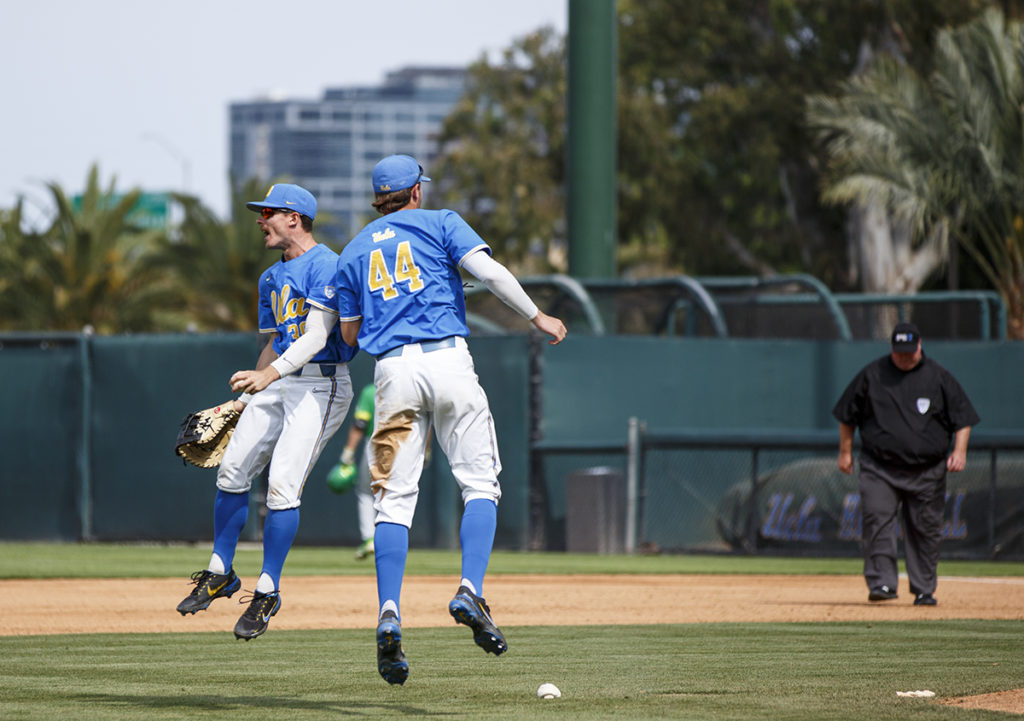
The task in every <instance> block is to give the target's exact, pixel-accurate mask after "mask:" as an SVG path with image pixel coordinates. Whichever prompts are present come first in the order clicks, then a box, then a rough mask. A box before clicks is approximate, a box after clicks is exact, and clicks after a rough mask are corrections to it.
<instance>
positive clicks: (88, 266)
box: [0, 166, 180, 333]
mask: <svg viewBox="0 0 1024 721" xmlns="http://www.w3.org/2000/svg"><path fill="white" fill-rule="evenodd" d="M47 188H48V190H49V191H50V195H51V199H52V202H53V205H54V208H55V216H54V219H53V221H52V223H51V225H50V226H49V228H47V229H46V230H45V231H43V232H41V233H33V232H29V233H26V232H24V231H21V230H20V228H19V227H18V225H19V223H20V216H21V207H22V204H21V201H20V200H19V202H18V203H17V205H16V207H15V209H14V210H13V211H10V212H9V213H8V214H6V215H5V220H4V223H3V227H4V230H3V242H2V244H0V264H2V268H3V279H4V280H3V286H2V287H3V291H4V292H3V293H2V295H3V296H4V298H3V305H4V310H5V312H4V313H3V317H4V323H5V326H6V327H7V328H8V329H13V330H74V331H77V330H81V329H82V328H84V327H87V326H88V327H91V328H92V329H93V330H95V331H96V332H97V333H123V332H132V331H136V332H137V331H149V330H167V329H174V328H176V327H178V325H179V323H180V319H179V318H177V316H176V315H175V313H174V310H175V307H176V305H177V304H178V303H179V300H180V294H179V293H177V292H176V289H175V286H174V281H173V278H171V276H170V274H169V273H167V271H166V269H165V268H163V267H161V266H160V265H159V264H154V263H152V262H151V261H152V259H153V251H154V250H155V249H156V247H157V244H158V242H159V240H160V238H161V237H162V231H160V230H153V229H144V228H141V227H138V226H137V225H136V224H135V223H134V222H133V221H132V219H131V217H130V214H131V213H132V211H133V210H134V208H135V206H136V204H137V203H138V200H139V197H140V192H139V191H138V190H137V189H136V190H132V191H129V192H128V193H125V194H119V193H117V192H115V188H114V181H111V183H110V185H109V186H108V187H107V188H106V189H102V188H101V187H100V183H99V171H98V169H97V168H96V166H93V167H92V168H91V169H90V171H89V175H88V178H87V181H86V187H85V191H84V192H83V194H82V196H81V201H80V203H78V204H77V205H76V204H74V203H72V202H71V201H70V200H69V199H68V197H67V195H66V194H65V193H64V190H63V189H62V188H61V187H60V185H58V184H56V183H50V184H48V185H47Z"/></svg>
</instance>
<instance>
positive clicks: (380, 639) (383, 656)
mask: <svg viewBox="0 0 1024 721" xmlns="http://www.w3.org/2000/svg"><path fill="white" fill-rule="evenodd" d="M377 671H378V672H379V673H380V676H381V678H383V679H384V680H385V681H387V682H388V683H390V684H398V685H399V686H401V685H402V684H403V683H405V680H406V679H407V678H409V662H408V661H406V660H405V654H404V653H402V625H401V624H400V623H399V622H398V615H397V614H396V613H395V612H394V611H385V612H384V613H382V614H381V617H380V622H379V623H378V624H377Z"/></svg>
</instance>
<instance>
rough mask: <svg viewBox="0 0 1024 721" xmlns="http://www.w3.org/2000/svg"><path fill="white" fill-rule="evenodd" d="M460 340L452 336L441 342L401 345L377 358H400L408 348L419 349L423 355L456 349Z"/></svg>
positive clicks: (427, 341) (431, 341) (429, 341)
mask: <svg viewBox="0 0 1024 721" xmlns="http://www.w3.org/2000/svg"><path fill="white" fill-rule="evenodd" d="M458 338H459V336H457V335H450V336H448V337H447V338H442V339H441V340H425V341H421V342H419V343H406V344H405V345H400V346H398V347H397V348H392V349H391V350H388V351H384V352H383V353H381V354H380V355H379V356H377V360H384V359H385V358H395V357H396V356H400V355H402V354H403V353H404V352H405V349H406V348H419V349H420V351H421V352H422V353H432V352H434V351H436V350H444V349H445V348H454V347H455V346H456V345H457V344H458V340H457V339H458Z"/></svg>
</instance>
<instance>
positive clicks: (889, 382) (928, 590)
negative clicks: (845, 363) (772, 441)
mask: <svg viewBox="0 0 1024 721" xmlns="http://www.w3.org/2000/svg"><path fill="white" fill-rule="evenodd" d="M891 340H892V352H891V353H890V354H889V355H886V356H882V357H881V358H879V359H878V360H875V361H873V362H871V363H869V364H868V365H866V366H865V367H864V368H863V369H862V370H861V371H860V372H859V373H858V374H857V375H856V377H854V379H853V380H852V381H851V382H850V385H848V386H847V387H846V390H845V391H843V394H842V396H841V397H840V398H839V401H838V402H837V403H836V406H835V408H833V409H832V415H834V416H835V417H836V420H838V421H839V460H838V465H839V470H840V471H842V472H843V473H852V472H853V434H854V429H858V428H859V429H860V440H861V454H860V459H859V461H860V474H859V476H858V481H859V487H860V506H861V513H862V517H863V524H862V529H861V539H862V540H861V543H862V546H863V550H864V580H865V581H867V585H868V589H869V592H868V600H869V601H888V600H891V599H894V598H896V597H897V594H896V588H897V580H898V578H899V574H898V570H897V565H896V536H897V531H898V525H899V524H898V522H897V514H898V513H899V512H900V506H901V504H902V521H903V537H904V546H905V549H906V562H907V576H908V577H909V578H910V592H911V593H912V594H914V605H915V606H934V605H935V604H936V603H937V601H936V600H935V595H934V594H935V585H936V580H937V576H936V568H937V567H938V563H939V541H940V540H941V538H942V520H943V511H944V509H945V506H946V472H947V471H952V472H956V471H962V470H963V469H964V466H965V465H966V463H967V442H968V439H969V438H970V435H971V426H974V425H975V424H977V423H978V421H979V420H980V419H979V418H978V414H977V413H976V412H975V410H974V406H972V405H971V401H970V400H969V399H968V398H967V394H966V393H965V392H964V389H963V388H962V387H961V386H960V384H959V383H958V382H957V380H956V378H954V377H953V375H952V374H951V373H950V372H949V371H948V370H946V369H945V368H943V367H942V366H941V365H939V364H938V363H936V362H935V361H933V360H932V359H931V358H928V357H927V356H925V355H924V352H923V351H922V350H921V334H920V333H919V332H918V330H917V326H915V325H914V324H913V323H900V324H899V325H897V326H896V328H895V329H894V330H893V332H892V339H891ZM951 441H952V446H953V448H952V451H951V450H950V444H951Z"/></svg>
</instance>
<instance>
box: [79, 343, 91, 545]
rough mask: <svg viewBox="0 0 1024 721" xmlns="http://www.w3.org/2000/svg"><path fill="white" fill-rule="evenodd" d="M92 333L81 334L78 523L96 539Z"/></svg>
mask: <svg viewBox="0 0 1024 721" xmlns="http://www.w3.org/2000/svg"><path fill="white" fill-rule="evenodd" d="M91 336H92V333H91V332H90V331H89V330H88V326H87V329H86V330H84V331H83V332H82V334H81V335H80V336H79V337H78V349H79V360H80V361H81V373H82V386H81V387H82V432H81V437H80V439H79V442H80V443H81V447H80V448H79V449H78V494H79V497H78V523H79V533H80V534H81V540H83V541H91V540H92V539H93V527H92V521H93V518H92V430H91V429H92V380H93V379H92V357H91V353H90V348H91V342H90V341H91Z"/></svg>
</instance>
